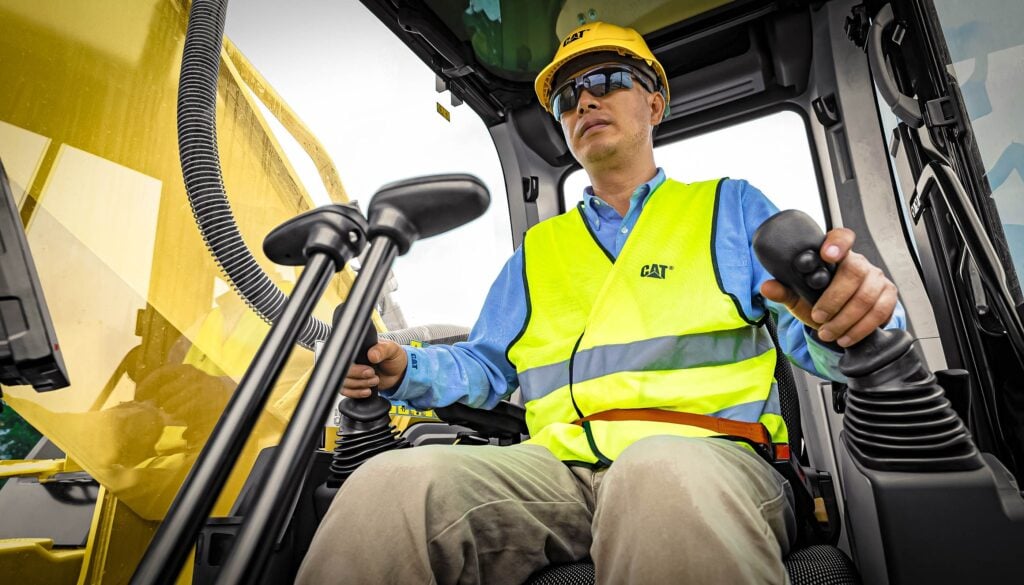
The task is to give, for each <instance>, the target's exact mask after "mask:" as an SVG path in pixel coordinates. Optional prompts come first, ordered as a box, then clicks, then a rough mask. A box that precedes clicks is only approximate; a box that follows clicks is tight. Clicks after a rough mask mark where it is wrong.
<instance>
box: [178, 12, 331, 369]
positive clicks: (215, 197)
mask: <svg viewBox="0 0 1024 585" xmlns="http://www.w3.org/2000/svg"><path fill="white" fill-rule="evenodd" d="M227 5H228V0H193V1H192V8H191V10H190V12H189V19H188V29H187V31H186V33H185V49H184V52H183V54H182V59H181V77H180V81H179V86H178V151H179V153H180V155H181V172H182V175H184V177H185V190H186V191H187V193H188V201H189V205H190V206H191V207H192V214H193V216H195V220H196V225H198V226H199V232H200V233H201V234H202V236H203V241H204V242H206V247H207V248H208V249H209V250H210V253H211V254H212V255H213V258H214V260H215V261H216V262H217V265H218V266H220V268H221V270H222V271H223V272H224V275H225V276H226V277H227V280H228V282H229V283H230V285H231V287H232V288H234V289H235V291H237V292H238V294H239V295H241V297H242V299H244V300H245V303H246V304H247V305H249V307H251V308H252V309H253V310H254V311H256V313H257V314H258V315H259V316H260V317H262V318H263V319H264V320H265V321H267V322H268V323H272V322H273V321H274V320H275V319H277V317H278V316H279V315H280V314H281V310H282V308H283V307H284V303H285V294H284V293H283V292H282V291H281V289H279V288H278V287H277V285H276V284H274V282H273V281H271V280H270V277H268V276H267V274H266V272H264V271H263V268H261V267H260V265H259V264H258V263H257V262H256V259H255V258H254V257H253V255H252V252H251V251H249V248H248V247H247V246H246V245H245V242H244V241H243V240H242V234H241V233H240V232H239V231H238V224H237V223H236V222H235V217H234V214H233V213H232V212H231V205H230V204H229V203H228V197H227V193H226V192H225V191H224V180H223V178H222V175H221V167H220V153H219V152H218V150H217V80H218V78H219V75H220V55H221V46H222V42H223V38H224V19H225V16H226V13H227ZM329 332H330V326H328V325H327V324H326V323H324V322H323V321H320V320H319V319H317V318H315V317H312V316H311V317H310V318H309V320H307V321H306V323H305V324H304V325H303V327H302V332H301V333H300V334H299V343H300V344H301V345H302V346H303V347H306V348H310V349H311V348H312V347H313V345H314V343H315V342H316V341H319V340H324V339H327V335H328V333H329Z"/></svg>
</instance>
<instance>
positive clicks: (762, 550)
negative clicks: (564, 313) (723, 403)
mask: <svg viewBox="0 0 1024 585" xmlns="http://www.w3.org/2000/svg"><path fill="white" fill-rule="evenodd" d="M792 498H793V495H792V491H791V489H790V487H789V484H788V483H787V482H786V481H785V480H784V479H783V478H782V476H780V475H779V474H778V473H776V472H775V470H774V469H772V468H771V466H769V465H768V464H766V463H765V462H764V461H762V460H761V459H759V458H758V457H757V456H756V455H754V454H753V453H751V452H750V451H748V450H746V449H744V448H741V447H739V446H737V445H735V444H733V443H731V442H729V441H726V440H722V439H688V438H682V437H674V436H654V437H649V438H646V439H643V440H641V441H638V442H636V443H634V444H633V445H632V446H630V447H629V448H627V449H626V450H625V451H624V452H623V453H622V454H621V455H620V457H619V458H618V459H617V460H616V461H615V462H614V463H613V464H612V466H611V467H610V468H608V469H607V470H602V471H596V472H595V471H592V470H590V469H586V468H582V467H568V466H566V465H565V464H563V463H562V462H560V461H558V460H557V459H556V458H555V457H554V456H553V455H552V454H551V453H550V452H549V451H548V450H547V449H545V448H543V447H539V446H536V445H515V446H511V447H492V446H472V447H471V446H439V445H436V446H424V447H418V448H415V449H405V450H399V451H392V452H388V453H384V454H381V455H379V456H377V457H374V458H373V459H371V460H370V461H368V462H367V463H366V464H364V465H363V466H362V467H361V468H360V469H359V470H358V471H356V472H355V473H354V474H353V475H352V476H351V477H350V478H349V479H348V481H346V482H345V484H344V485H343V486H342V488H341V489H340V490H339V491H338V494H337V496H336V497H335V499H334V502H333V504H332V505H331V508H330V510H329V511H328V512H327V515H326V516H325V518H324V521H323V523H322V524H321V525H320V528H319V530H318V531H317V533H316V537H315V538H314V540H313V544H312V546H311V548H310V550H309V553H308V554H307V555H306V558H305V560H304V562H303V564H302V568H301V569H300V571H299V577H298V580H297V581H296V582H297V583H299V584H301V585H312V584H335V583H357V584H361V585H365V584H376V583H385V584H390V583H396V584H402V585H404V584H406V583H409V584H420V583H423V584H428V583H429V584H432V583H440V584H447V583H484V584H486V585H492V584H499V585H500V584H505V583H509V584H519V583H523V582H524V581H525V580H526V579H527V578H528V577H529V576H530V575H531V574H532V573H534V572H535V571H537V570H539V569H541V568H543V567H545V566H547V565H550V564H553V563H567V562H572V561H576V560H580V559H583V558H586V557H587V556H588V555H589V556H590V557H592V558H593V560H594V565H595V568H596V571H597V582H598V583H615V584H619V583H639V584H648V583H650V584H660V583H666V584H675V583H685V584H698V583H707V584H715V585H740V584H744V583H765V584H782V583H787V582H788V578H787V576H786V571H785V568H784V566H783V564H782V557H783V555H785V554H786V553H787V552H788V550H789V546H790V543H791V542H792V540H793V538H794V537H795V535H796V523H795V519H794V516H793V512H792Z"/></svg>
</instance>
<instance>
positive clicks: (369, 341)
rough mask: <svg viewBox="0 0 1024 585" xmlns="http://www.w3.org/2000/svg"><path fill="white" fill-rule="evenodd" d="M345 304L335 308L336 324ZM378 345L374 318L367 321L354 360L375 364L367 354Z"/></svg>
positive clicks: (358, 362) (360, 362)
mask: <svg viewBox="0 0 1024 585" xmlns="http://www.w3.org/2000/svg"><path fill="white" fill-rule="evenodd" d="M343 306H344V305H338V306H337V308H335V309H334V326H335V327H337V326H338V317H339V316H340V315H341V308H342V307H343ZM375 345H377V328H376V327H374V325H373V320H372V319H371V320H369V321H367V322H366V329H365V330H364V331H363V339H362V341H360V342H359V351H358V352H357V353H356V357H355V359H354V360H353V361H354V362H355V363H357V364H361V365H364V366H371V367H372V366H373V364H371V363H370V358H369V357H368V356H367V355H366V354H367V352H369V351H370V348H371V347H373V346H375ZM372 390H374V391H376V390H377V387H376V386H375V387H373V388H372Z"/></svg>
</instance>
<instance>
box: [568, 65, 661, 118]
mask: <svg viewBox="0 0 1024 585" xmlns="http://www.w3.org/2000/svg"><path fill="white" fill-rule="evenodd" d="M634 79H636V80H637V81H638V82H639V83H640V85H641V86H642V87H643V88H644V89H646V90H647V91H654V83H653V82H652V81H651V80H650V79H648V77H647V76H646V75H644V74H643V73H641V72H640V70H639V69H637V68H635V67H630V66H629V65H600V66H598V67H595V68H593V69H590V70H588V71H584V72H583V73H580V74H579V75H577V76H576V77H573V78H572V79H568V80H566V81H565V82H564V83H563V84H562V85H560V86H558V89H556V90H555V91H554V92H552V93H551V104H550V106H551V113H552V114H553V115H554V116H555V119H556V120H561V119H562V114H564V113H566V112H568V111H570V110H572V109H574V108H575V107H576V104H578V103H579V101H580V91H582V90H584V89H585V90H587V91H589V92H590V95H592V96H594V97H603V96H605V95H608V94H609V93H611V92H613V91H615V90H617V89H630V88H632V87H633V80H634Z"/></svg>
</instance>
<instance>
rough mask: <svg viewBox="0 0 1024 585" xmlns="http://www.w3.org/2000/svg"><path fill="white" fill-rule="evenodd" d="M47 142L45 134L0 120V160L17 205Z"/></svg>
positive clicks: (22, 198)
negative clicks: (41, 134)
mask: <svg viewBox="0 0 1024 585" xmlns="http://www.w3.org/2000/svg"><path fill="white" fill-rule="evenodd" d="M49 144H50V140H49V139H48V138H46V137H45V136H40V135H38V134H36V133H35V132H29V131H28V130H25V129H24V128H18V127H17V126H14V125H11V124H7V123H6V122H2V121H0V160H2V161H3V163H4V170H5V171H7V178H8V180H10V183H11V191H12V192H13V194H14V203H15V204H16V205H18V206H19V207H20V206H21V203H22V201H24V199H25V192H26V191H28V188H29V186H31V185H32V181H33V180H34V179H35V177H36V171H38V170H39V165H40V163H42V162H43V155H44V154H46V147H47V146H48V145H49Z"/></svg>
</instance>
